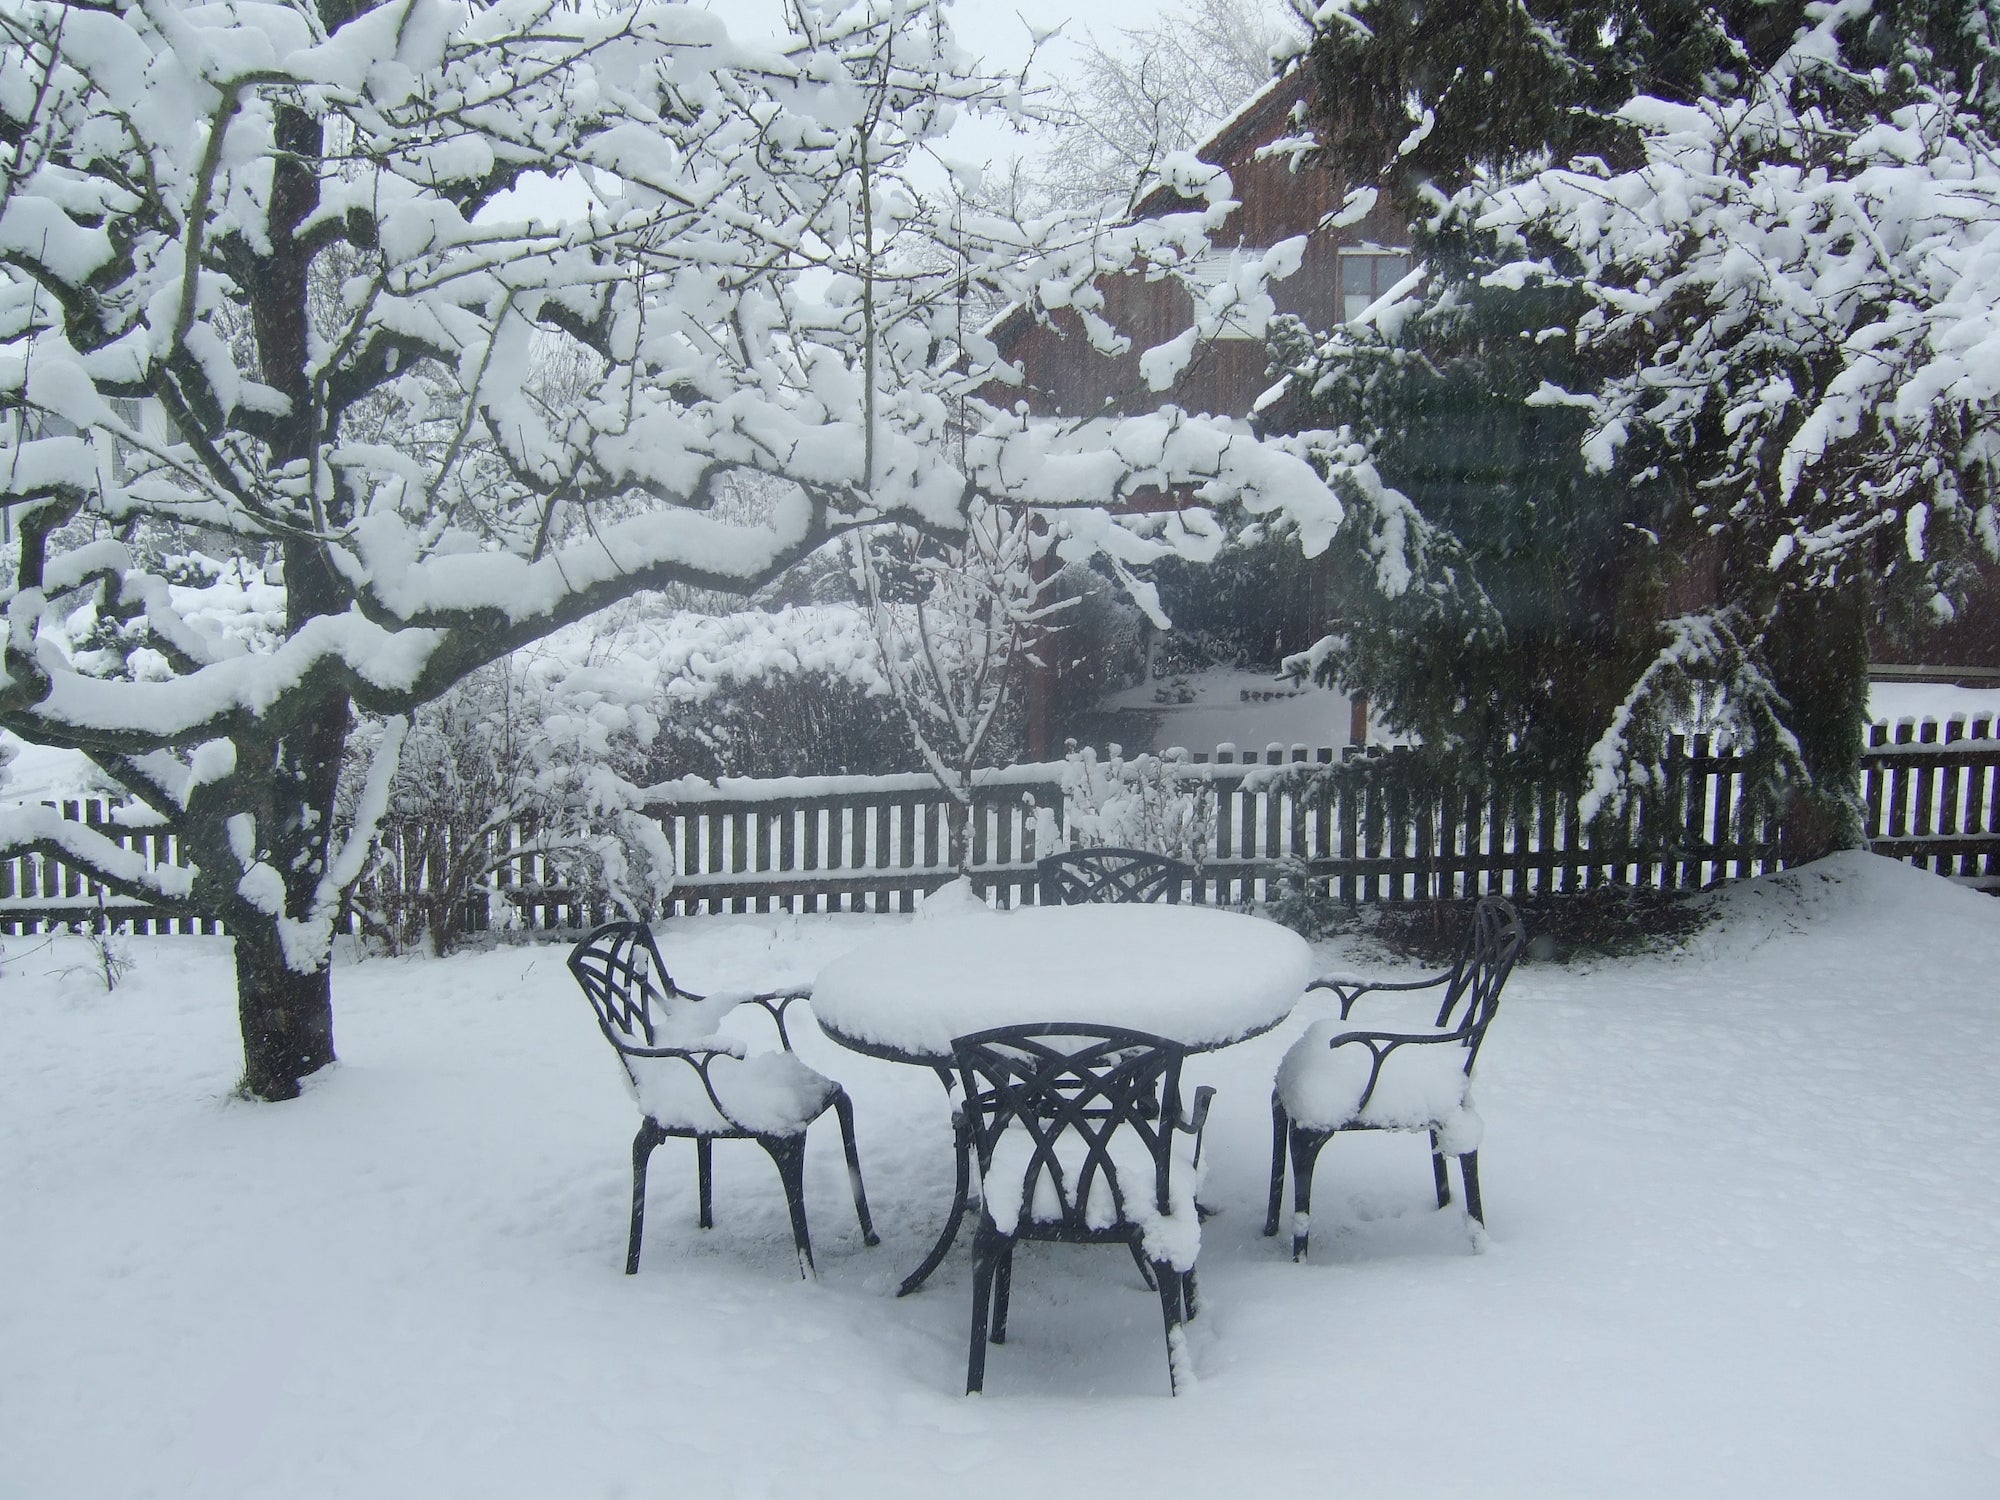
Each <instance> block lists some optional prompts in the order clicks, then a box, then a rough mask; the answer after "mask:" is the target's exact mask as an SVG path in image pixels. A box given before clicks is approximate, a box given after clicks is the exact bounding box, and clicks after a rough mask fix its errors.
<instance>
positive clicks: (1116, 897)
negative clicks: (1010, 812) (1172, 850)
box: [1036, 849, 1194, 906]
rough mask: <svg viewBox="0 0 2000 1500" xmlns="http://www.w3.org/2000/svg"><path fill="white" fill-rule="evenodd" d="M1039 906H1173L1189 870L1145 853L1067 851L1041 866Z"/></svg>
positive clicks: (1190, 875) (1189, 876) (1191, 871)
mask: <svg viewBox="0 0 2000 1500" xmlns="http://www.w3.org/2000/svg"><path fill="white" fill-rule="evenodd" d="M1036 869H1037V870H1038V871H1039V872H1040V876H1041V887H1042V905H1044V906H1084V905H1087V904H1089V903H1091V902H1094V901H1105V902H1133V901H1167V902H1173V903H1178V902H1179V901H1180V899H1181V891H1182V890H1183V889H1184V888H1185V887H1186V885H1187V883H1188V882H1189V881H1190V880H1192V879H1194V866H1193V865H1190V864H1186V863H1183V862H1182V861H1180V860H1178V859H1170V858H1168V857H1167V856H1166V855H1164V854H1152V853H1148V852H1147V851H1146V850H1144V849H1072V850H1070V851H1069V852H1068V853H1067V854H1051V855H1049V856H1048V857H1047V858H1046V859H1043V860H1041V861H1040V862H1039V863H1038V864H1037V865H1036Z"/></svg>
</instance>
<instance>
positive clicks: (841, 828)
mask: <svg viewBox="0 0 2000 1500" xmlns="http://www.w3.org/2000/svg"><path fill="white" fill-rule="evenodd" d="M1996 727H2000V726H1996V722H1995V720H1994V719H1993V718H1991V717H1983V718H1979V719H1975V720H1972V721H1970V722H1969V723H1948V724H1943V725H1940V724H1936V723H1934V722H1933V723H1927V724H1915V723H1906V724H1899V725H1895V726H1877V729H1876V731H1875V737H1876V738H1878V739H1879V740H1881V741H1883V743H1878V744H1876V745H1874V746H1872V747H1871V748H1870V749H1868V750H1867V752H1866V753H1865V758H1864V759H1865V774H1864V782H1863V797H1864V802H1865V807H1866V818H1867V827H1868V830H1869V833H1870V835H1871V837H1872V839H1873V840H1874V842H1873V846H1872V847H1873V848H1874V849H1875V851H1876V852H1877V853H1881V854H1885V855H1889V856H1891V857H1893V858H1897V859H1902V860H1906V861H1909V862H1911V863H1914V864H1916V865H1918V866H1919V867H1920V868H1923V869H1927V870H1931V871H1934V872H1935V873H1937V874H1940V875H1944V876H1947V877H1949V878H1951V879H1954V880H1957V881H1960V882H1963V883H1966V884H1970V885H1975V886H1981V887H1985V888H1988V889H1996V890H2000V738H1996V733H1995V731H1996ZM1892 736H1893V741H1892V740H1891V737H1892ZM1679 753H1680V761H1679V763H1680V765H1681V766H1682V768H1683V769H1682V772H1681V775H1680V777H1679V780H1678V782H1677V784H1676V785H1677V790H1676V795H1677V796H1678V797H1679V798H1680V803H1679V812H1678V814H1677V816H1678V817H1679V818H1680V819H1681V820H1682V822H1681V824H1680V825H1679V826H1684V828H1685V837H1684V838H1682V839H1681V840H1680V841H1679V844H1678V847H1675V848H1672V849H1665V850H1663V849H1660V848H1658V847H1652V848H1647V847H1642V846H1641V845H1640V844H1639V843H1638V841H1637V839H1636V837H1634V836H1633V835H1632V830H1631V829H1630V827H1629V826H1628V827H1627V828H1625V829H1623V830H1617V831H1613V832H1612V833H1609V834H1602V835H1599V836H1594V835H1593V834H1592V832H1591V830H1590V829H1588V828H1586V827H1584V826H1582V825H1581V824H1580V821H1579V819H1578V818H1577V816H1576V807H1575V799H1574V798H1568V797H1564V796H1562V795H1560V794H1551V793H1546V792H1535V791H1528V790H1525V789H1513V790H1511V791H1506V792H1503V793H1501V794H1499V795H1497V796H1496V797H1494V798H1493V799H1491V800H1489V801H1488V803H1487V804H1486V805H1485V806H1483V807H1482V806H1471V807H1468V806H1466V805H1465V804H1464V803H1463V802H1462V801H1461V800H1460V799H1457V798H1451V799H1444V798H1425V797H1423V796H1421V795H1411V793H1410V789H1409V788H1408V787H1407V786H1405V787H1403V788H1402V789H1401V790H1400V791H1398V792H1396V793H1394V794H1385V790H1384V788H1385V786H1386V785H1387V783H1386V782H1384V781H1383V780H1382V779H1381V778H1380V777H1379V776H1378V775H1377V773H1376V772H1375V771H1374V770H1373V769H1372V768H1373V767H1376V766H1380V767H1383V768H1386V769H1388V770H1389V773H1390V774H1393V768H1394V767H1396V766H1397V764H1398V761H1399V757H1398V756H1397V755H1396V754H1395V752H1390V753H1388V754H1383V755H1378V756H1373V757H1369V758H1368V759H1367V760H1366V761H1365V762H1364V764H1363V765H1362V767H1361V770H1360V773H1359V774H1358V775H1356V776H1354V777H1353V778H1351V779H1350V781H1349V782H1348V783H1347V784H1346V785H1344V786H1343V787H1341V788H1337V789H1335V790H1334V792H1333V794H1332V795H1329V796H1327V797H1325V798H1323V799H1321V800H1318V801H1308V800H1307V799H1306V798H1305V797H1304V796H1303V795H1302V794H1301V792H1300V791H1299V789H1298V787H1297V785H1296V784H1295V783H1293V782H1292V781H1291V780H1290V779H1289V778H1287V777H1285V776H1283V775H1282V774H1279V771H1280V768H1279V767H1278V766H1276V765H1274V764H1273V762H1274V761H1287V760H1289V761H1291V762H1293V763H1296V762H1297V761H1300V760H1311V761H1315V762H1321V763H1323V762H1324V761H1326V760H1330V759H1333V758H1335V752H1334V751H1332V750H1331V749H1322V750H1315V751H1307V749H1306V747H1303V746H1299V747H1292V748H1291V749H1290V750H1285V749H1282V748H1280V747H1276V746H1273V747H1271V749H1270V750H1268V751H1266V752H1265V755H1264V756H1262V757H1258V756H1254V755H1244V756H1243V757H1242V758H1241V759H1238V758H1237V756H1236V754H1235V752H1233V751H1230V750H1221V751H1218V752H1217V755H1216V757H1215V759H1214V760H1213V761H1210V762H1207V763H1201V762H1192V761H1190V762H1183V763H1181V765H1180V772H1179V774H1180V777H1181V779H1182V784H1184V785H1186V786H1187V787H1189V788H1190V792H1189V795H1191V796H1200V797H1203V798H1205V799H1207V804H1208V807H1209V815H1210V818H1211V820H1212V833H1211V835H1210V838H1211V842H1210V845H1209V847H1208V849H1207V852H1206V854H1205V855H1204V857H1203V859H1202V861H1201V870H1200V875H1199V878H1198V879H1197V881H1196V882H1195V887H1194V890H1193V891H1192V893H1191V895H1192V898H1193V899H1194V900H1197V901H1202V902H1209V903H1215V904H1232V903H1240V902H1253V901H1260V900H1264V899H1267V898H1268V897H1269V896H1270V895H1272V894H1273V892H1274V890H1275V889H1277V888H1279V887H1281V886H1282V884H1283V882H1284V881H1285V880H1286V879H1287V878H1288V877H1289V878H1296V877H1297V874H1298V872H1299V871H1300V870H1301V869H1304V870H1308V871H1310V872H1311V874H1312V876H1313V877H1314V878H1316V879H1320V880H1324V881H1325V882H1327V885H1328V888H1329V889H1330V891H1331V892H1332V894H1333V895H1334V896H1336V897H1337V898H1338V899H1341V900H1344V901H1399V900H1415V899H1425V898H1438V897H1444V898H1451V897H1460V896H1467V895H1472V894H1476V893H1482V892H1486V891H1498V892H1501V893H1504V894H1508V895H1513V896H1521V895H1540V894H1544V893H1549V892H1557V891H1569V890H1580V889H1586V888H1589V887H1591V886H1595V885H1600V884H1609V883H1621V884H1632V885H1643V886H1652V887H1656V888H1660V889H1668V890H1683V889H1694V888H1698V887H1700V886H1704V885H1707V884H1709V883H1711V882H1714V881H1717V880H1722V879H1732V878H1741V877H1743V876H1747V875H1755V874H1760V873H1763V872H1764V871H1765V870H1767V869H1771V868H1775V867H1776V866H1777V865H1778V864H1779V863H1780V862H1781V860H1782V854H1781V849H1780V846H1779V841H1778V829H1777V828H1776V826H1774V825H1773V824H1771V823H1770V822H1769V821H1768V820H1757V819H1753V818H1752V817H1751V816H1750V815H1749V812H1748V810H1747V808H1746V806H1745V803H1744V801H1743V798H1742V788H1741V777H1740V776H1739V775H1738V773H1737V771H1736V767H1735V761H1734V758H1733V757H1732V756H1730V755H1729V754H1727V753H1726V752H1717V751H1716V750H1715V749H1714V748H1713V747H1712V745H1711V744H1710V743H1709V741H1708V739H1707V737H1706V736H1696V737H1694V738H1693V739H1691V740H1689V741H1685V742H1683V744H1682V745H1681V748H1680V752H1679ZM1135 759H1136V758H1135ZM1064 769H1065V766H1064V763H1062V762H1052V763H1045V764H1031V765H1022V766H1012V767H1007V768H1004V769H997V770H993V771H987V772H982V773H980V774H979V776H978V778H977V780H976V782H975V786H974V789H973V801H972V808H971V815H970V820H971V827H970V841H969V847H970V850H971V859H972V865H973V870H972V876H973V880H974V883H975V885H976V886H978V887H979V889H980V890H981V891H982V892H983V893H984V894H986V896H987V897H988V898H989V899H991V900H994V901H997V902H999V903H1001V904H1007V905H1015V904H1028V903H1032V902H1034V901H1035V900H1037V897H1038V893H1037V890H1036V870H1035V862H1036V860H1037V859H1038V858H1039V857H1040V856H1041V855H1043V854H1046V853H1049V852H1052V850H1053V849H1054V848H1056V847H1059V846H1060V840H1061V839H1062V838H1064V837H1065V830H1066V829H1068V828H1069V826H1070V822H1071V811H1072V810H1071V808H1070V807H1069V806H1068V805H1067V801H1066V798H1065V794H1064V790H1063V771H1064ZM1195 788H1199V791H1196V790H1193V789H1195ZM652 792H653V811H654V815H655V816H656V817H658V818H659V819H660V821H661V824H662V826H663V828H664V829H665V831H666V832H667V834H668V836H669V838H670V839H671V841H672V842H673V844H674V846H675V849H676V851H677V856H678V862H679V869H678V872H677V874H678V880H677V884H676V886H675V888H674V891H673V893H672V895H671V896H670V898H669V899H668V910H669V911H672V912H696V911H752V910H755V911H773V910H783V911H794V912H796V911H823V910H824V911H838V910H874V911H888V910H904V911H907V910H910V909H911V908H912V906H913V905H914V903H915V901H916V899H917V897H918V896H920V895H922V894H923V893H925V892H927V891H929V890H932V889H934V888H936V887H937V886H939V885H941V884H943V883H944V882H945V881H946V880H948V879H950V878H952V877H953V875H954V874H955V873H956V872H955V870H954V868H953V866H952V864H951V861H950V859H949V856H948V854H947V845H948V839H947V833H946V800H947V799H946V797H945V794H944V793H943V792H942V791H941V790H940V789H939V788H938V786H937V784H936V783H935V782H933V781H932V780H931V779H930V778H929V777H927V776H924V775H921V774H914V775H902V776H824V777H786V778H781V779H779V780H775V781H747V780H741V779H736V778H725V779H724V780H723V781H722V782H721V783H720V784H715V783H710V782H706V781H701V780H698V779H695V778H687V779H684V780H682V781H677V782H668V783H663V784H662V785H660V786H658V787H655V788H653V789H652ZM62 810H63V814H64V816H65V817H67V818H70V819H74V820H77V821H79V822H92V823H95V824H96V825H98V826H99V828H100V829H106V828H107V827H108V825H112V823H113V816H114V810H113V809H112V808H111V807H110V806H109V805H108V804H106V803H105V802H103V801H101V800H96V801H90V802H82V801H77V802H69V803H65V804H63V805H62ZM117 836H118V837H120V838H122V839H124V840H125V841H127V843H128V845H129V847H131V848H132V849H134V850H135V851H138V852H139V854H140V855H141V856H142V857H144V858H146V859H148V860H150V861H153V862H155V864H158V865H174V864H176V863H177V862H178V854H177V850H176V848H175V844H174V840H173V839H172V838H171V837H170V836H168V835H166V834H165V833H163V832H159V831H156V830H150V829H146V828H136V827H123V828H119V829H117ZM508 837H509V838H511V839H512V840H513V842H512V843H511V844H509V845H508V846H507V847H508V848H519V847H520V846H521V844H522V843H523V842H524V838H523V832H522V830H519V829H516V830H512V831H511V832H510V833H509V835H508ZM502 852H503V853H504V850H503V851H502ZM387 853H388V856H389V857H388V858H387V859H385V861H384V862H383V865H382V867H381V868H382V871H384V872H386V873H385V874H382V875H378V876H377V877H374V878H376V879H377V880H378V882H383V881H386V882H387V883H386V884H383V883H378V884H377V885H376V886H374V887H372V888H371V889H370V890H369V891H368V893H367V895H368V901H369V903H370V904H372V905H375V906H376V907H377V908H378V909H380V908H393V907H394V906H395V905H396V903H397V902H398V901H401V900H406V899H407V898H408V894H409V893H410V892H413V891H419V890H421V889H423V882H424V881H425V879H426V878H427V877H426V874H425V870H424V865H423V860H422V859H421V857H418V856H417V855H416V854H415V853H414V851H411V852H410V853H409V854H408V856H407V857H406V855H405V852H404V851H402V850H400V849H399V848H391V849H389V850H388V851H387ZM478 901H479V903H480V907H479V909H478V910H475V911H473V912H471V913H469V914H468V926H469V927H471V928H473V929H475V930H483V929H486V928H488V927H489V926H503V927H515V926H519V927H526V928H542V929H553V930H565V931H567V930H573V929H575V928H578V927H582V926H585V925H587V924H588V923H590V922H592V921H594V920H597V919H599V918H600V917H601V916H603V915H605V914H606V913H605V903H604V901H603V900H602V898H601V897H599V896H597V895H595V894H594V893H591V892H587V891H578V890H574V889H568V888H565V887H562V886H560V885H558V884H556V883H554V882H553V881H552V880H551V879H550V878H549V874H548V871H547V869H546V868H545V867H544V865H543V864H542V862H541V861H540V859H539V856H537V855H535V854H533V853H528V852H524V853H521V854H519V855H517V856H514V857H511V858H504V859H502V860H501V862H500V864H499V867H498V869H497V871H496V874H495V876H494V878H493V880H492V882H491V884H490V885H489V886H488V888H487V889H486V890H484V891H482V892H481V893H480V895H479V897H478ZM99 910H100V907H99V893H98V891H97V889H96V888H95V887H94V886H92V885H90V884H89V883H88V882H87V881H86V880H84V878H83V877H82V876H81V875H80V874H78V873H76V872H75V871H73V870H70V869H69V868H67V867H66V866H64V865H63V864H62V863H61V861H59V860H57V859H55V858H53V857H49V856H42V855H23V856H16V857H15V858H13V859H11V860H0V932H4V931H9V930H19V929H20V928H22V927H39V926H47V925H51V924H54V923H59V922H70V921H81V920H90V919H93V918H94V917H95V916H96V915H97V913H98V911H99ZM103 910H105V911H106V912H108V913H110V914H112V916H113V917H114V918H116V919H118V920H130V921H134V922H135V923H136V924H137V925H140V926H142V927H143V928H145V929H146V930H152V931H160V930H169V931H181V930H190V929H193V930H209V931H213V930H215V929H214V926H213V924H212V923H209V924H198V923H196V922H194V920H193V919H189V918H172V917H170V915H169V914H167V913H164V912H161V911H157V910H155V909H154V908H151V907H148V906H146V905H144V904H142V903H137V902H133V901H129V900H124V899H121V898H115V897H110V896H106V897H105V898H104V902H103ZM349 925H350V928H351V927H352V919H350V922H349Z"/></svg>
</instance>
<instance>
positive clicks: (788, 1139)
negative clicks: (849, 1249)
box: [757, 1135, 814, 1277]
mask: <svg viewBox="0 0 2000 1500" xmlns="http://www.w3.org/2000/svg"><path fill="white" fill-rule="evenodd" d="M757 1144H758V1145H760V1146H762V1147H763V1148H764V1149H765V1150H766V1151H768V1152H770V1153H771V1160H772V1161H773V1162H775V1163H777V1167H778V1178H779V1180H780V1181H781V1182H783V1183H784V1185H785V1207H786V1208H788V1209H790V1210H791V1214H792V1243H793V1244H794V1245H796V1246H797V1247H798V1252H799V1274H800V1275H801V1276H806V1277H810V1276H812V1275H813V1274H814V1267H813V1248H812V1236H811V1235H810V1234H808V1233H807V1232H806V1138H805V1137H804V1136H803V1135H760V1136H758V1137H757Z"/></svg>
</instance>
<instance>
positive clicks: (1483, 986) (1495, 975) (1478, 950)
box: [1436, 896, 1528, 1069]
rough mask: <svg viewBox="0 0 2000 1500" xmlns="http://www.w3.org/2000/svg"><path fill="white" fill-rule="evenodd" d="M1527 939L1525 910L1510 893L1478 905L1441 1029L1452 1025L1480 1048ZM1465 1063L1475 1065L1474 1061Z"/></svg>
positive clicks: (1471, 1048) (1448, 990) (1473, 1048)
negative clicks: (1516, 906) (1518, 907)
mask: <svg viewBox="0 0 2000 1500" xmlns="http://www.w3.org/2000/svg"><path fill="white" fill-rule="evenodd" d="M1527 940H1528V934H1527V929H1526V928H1525V927H1523V926H1522V925H1521V916H1520V913H1518V912H1517V911H1515V910H1514V904H1513V903H1512V902H1511V901H1509V900H1508V899H1507V898H1506V897H1505V896H1481V897H1480V898H1479V900H1478V901H1477V902H1476V903H1475V904H1474V905H1473V908H1472V925H1471V926H1470V927H1469V928H1467V929H1466V934H1465V942H1464V945H1463V946H1462V947H1460V949H1459V950H1458V961H1457V962H1456V963H1455V964H1453V965H1452V968H1451V981H1450V983H1448V984H1447V985H1446V986H1445V996H1444V1004H1443V1005H1441V1006H1440V1007H1439V1008H1438V1014H1437V1022H1436V1025H1437V1026H1438V1028H1439V1029H1440V1030H1444V1029H1446V1028H1447V1027H1448V1028H1449V1029H1450V1030H1452V1031H1454V1032H1457V1033H1460V1034H1461V1035H1463V1037H1464V1038H1465V1046H1466V1050H1467V1051H1468V1052H1472V1053H1477V1052H1478V1051H1479V1044H1480V1042H1481V1041H1482V1040H1484V1038H1485V1036H1486V1027H1487V1023H1488V1022H1490V1021H1491V1020H1492V1019H1493V1013H1494V1012H1495V1011H1497V1010H1498V1009H1499V1008H1500V991H1501V990H1502V989H1504V988H1505V987H1506V984H1507V976H1508V975H1509V974H1511V973H1513V972H1514V961H1515V960H1516V959H1517V958H1519V957H1520V956H1521V949H1522V947H1523V946H1524V945H1525V944H1526V943H1527ZM1465 1065H1466V1067H1467V1069H1470V1068H1471V1066H1472V1059H1471V1058H1469V1057H1468V1058H1467V1059H1466V1064H1465Z"/></svg>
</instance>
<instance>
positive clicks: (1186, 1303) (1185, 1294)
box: [1181, 1271, 1201, 1323]
mask: <svg viewBox="0 0 2000 1500" xmlns="http://www.w3.org/2000/svg"><path fill="white" fill-rule="evenodd" d="M1200 1310H1201V1304H1200V1303H1199V1302H1197V1301H1196V1300H1195V1295H1194V1272H1192V1271H1183V1272H1181V1314H1182V1318H1183V1320H1184V1321H1186V1322H1189V1323H1192V1322H1193V1321H1194V1319H1195V1314H1196V1313H1197V1312H1199V1311H1200Z"/></svg>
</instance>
